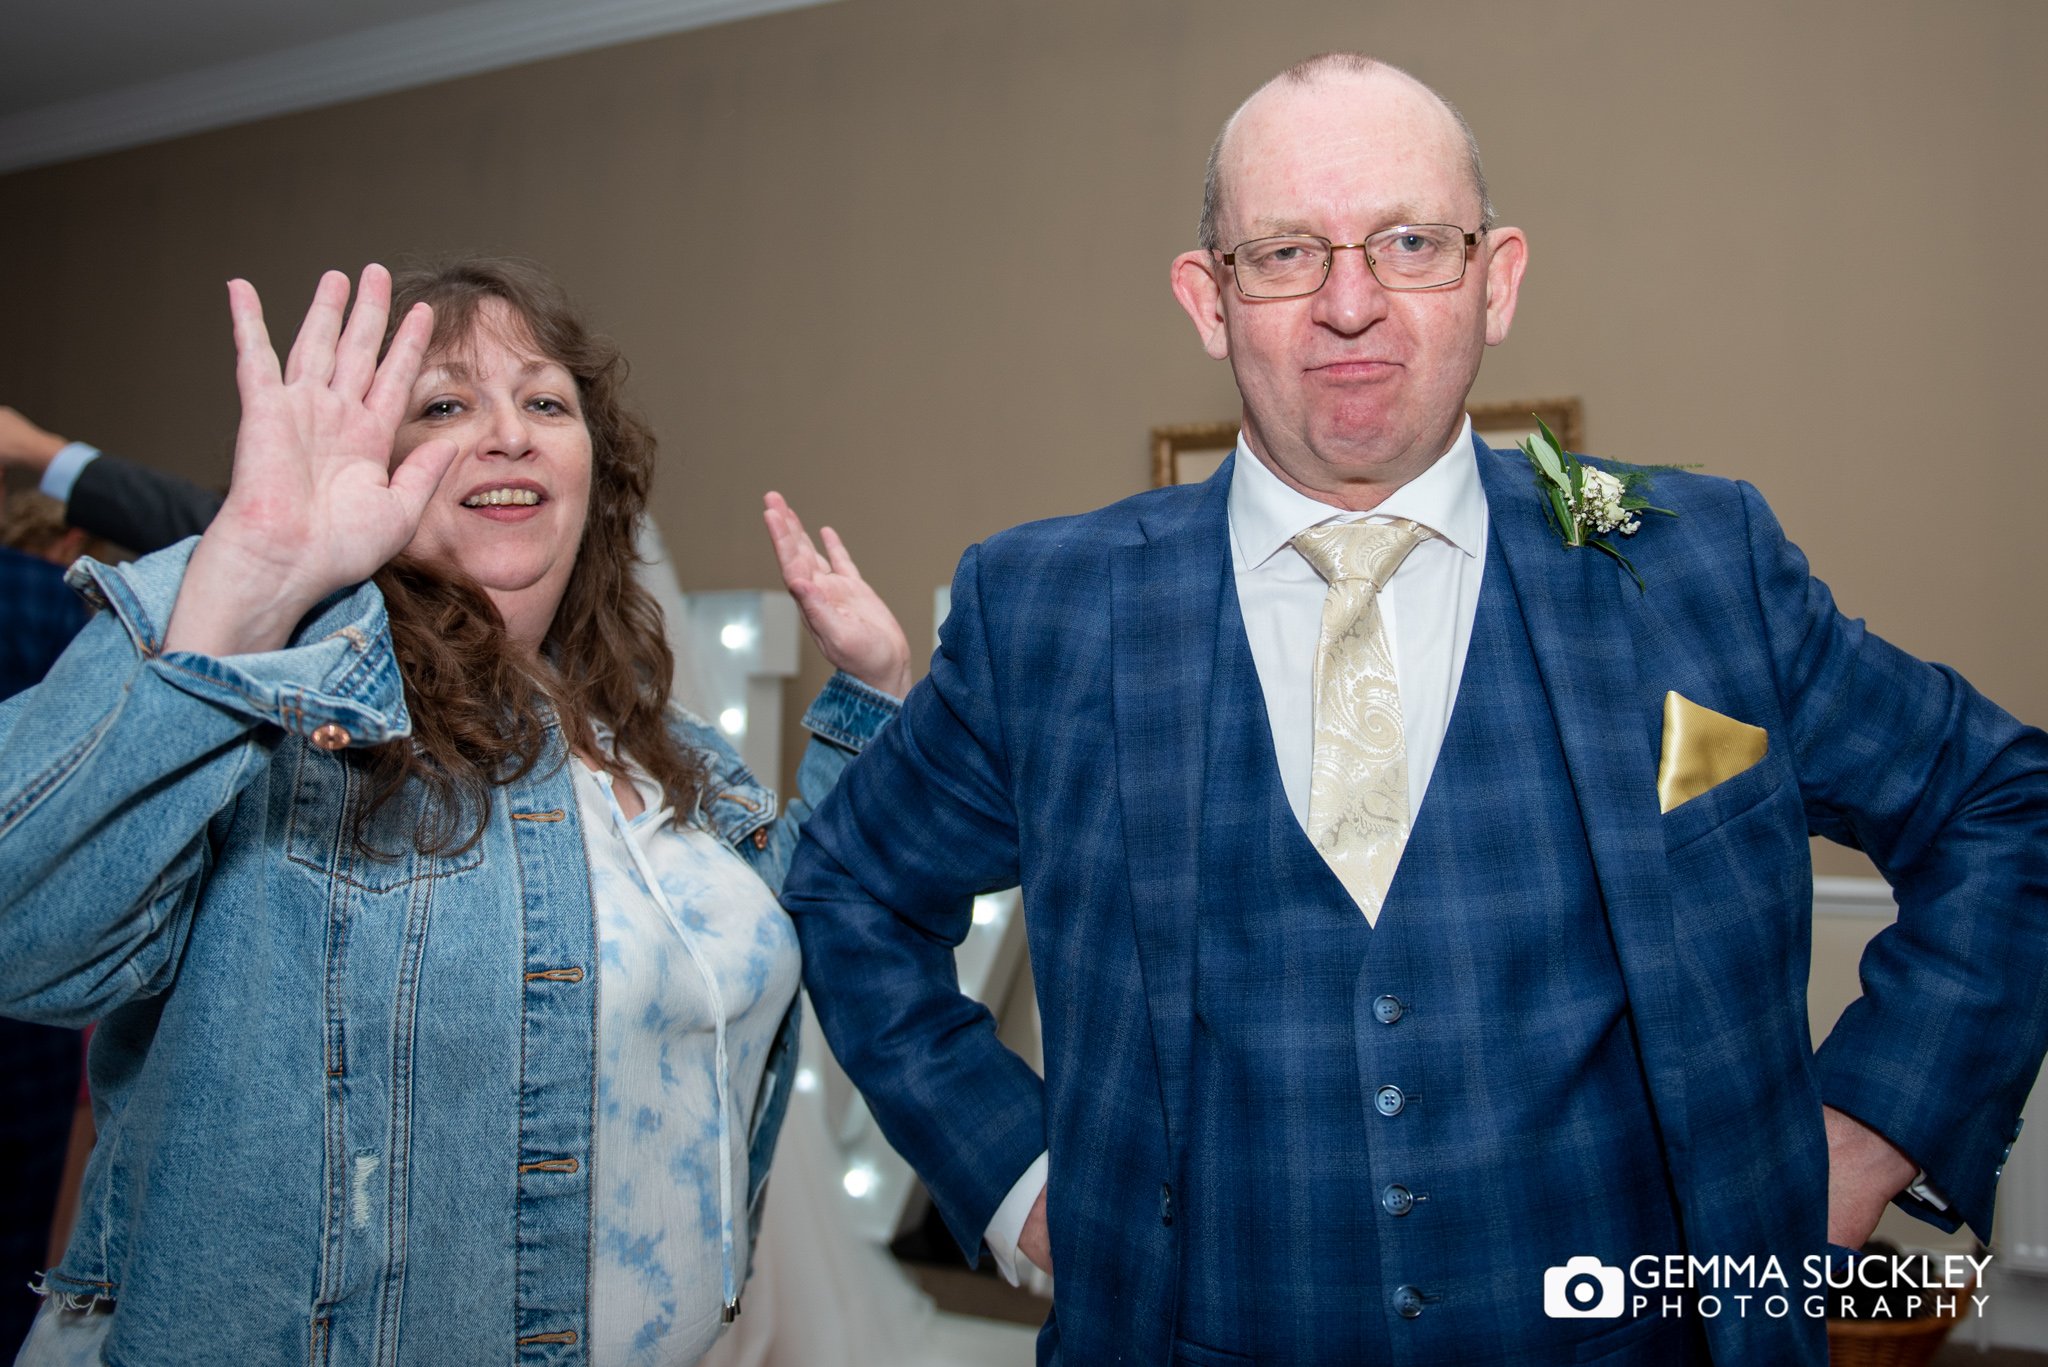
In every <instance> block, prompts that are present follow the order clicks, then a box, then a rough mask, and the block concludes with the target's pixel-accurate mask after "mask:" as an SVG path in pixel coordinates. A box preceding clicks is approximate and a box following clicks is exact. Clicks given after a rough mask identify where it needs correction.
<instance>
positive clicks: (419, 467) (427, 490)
mask: <svg viewBox="0 0 2048 1367" xmlns="http://www.w3.org/2000/svg"><path fill="white" fill-rule="evenodd" d="M456 450H457V447H456V445H455V443H454V442H452V441H450V440H448V439H447V438H446V437H436V438H435V439H434V440H433V441H423V442H421V443H420V444H419V445H418V446H415V447H413V448H412V450H410V451H408V452H406V454H405V459H404V460H402V461H400V462H399V463H398V468H397V469H395V470H393V471H392V472H391V492H392V493H394V494H396V495H397V496H398V502H399V506H400V507H402V508H404V509H405V517H406V528H407V531H406V538H405V539H406V540H407V541H410V540H412V530H413V529H414V528H417V527H418V526H419V525H420V518H421V517H422V516H424V515H425V513H426V511H427V503H428V501H429V500H430V499H432V498H433V497H434V491H435V490H436V489H438V488H440V487H441V476H443V475H445V474H447V473H448V466H449V463H450V462H451V461H453V460H454V459H455V452H456Z"/></svg>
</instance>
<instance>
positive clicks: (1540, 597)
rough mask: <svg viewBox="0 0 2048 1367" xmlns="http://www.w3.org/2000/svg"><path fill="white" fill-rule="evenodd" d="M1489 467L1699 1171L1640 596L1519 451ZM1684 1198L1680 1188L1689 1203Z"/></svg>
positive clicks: (1659, 1098)
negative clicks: (1586, 543)
mask: <svg viewBox="0 0 2048 1367" xmlns="http://www.w3.org/2000/svg"><path fill="white" fill-rule="evenodd" d="M1479 471H1480V477H1481V480H1482V482H1483V483H1484V485H1485V487H1486V503H1487V513H1488V518H1489V523H1490V527H1491V535H1493V536H1494V537H1495V538H1497V539H1498V542H1499V545H1500V550H1501V559H1502V561H1503V562H1504V563H1505V564H1506V565H1507V568H1508V579H1509V581H1510V583H1511V585H1512V587H1513V589H1514V593H1515V596H1516V598H1517V600H1518V601H1519V602H1520V604H1521V608H1522V613H1523V616H1524V618H1525V620H1526V621H1527V622H1528V627H1529V636H1530V639H1531V641H1532V642H1533V644H1534V647H1535V653H1536V668H1537V673H1538V674H1539V675H1540V676H1541V677H1542V680H1543V691H1544V695H1545V698H1546V700H1547V701H1548V702H1549V705H1550V710H1551V714H1552V716H1554V717H1555V718H1556V722H1557V730H1558V735H1559V737H1560V739H1561V740H1562V742H1563V747H1564V755H1565V767H1566V768H1567V770H1568V771H1569V774H1570V778H1571V785H1572V792H1573V795H1574V796H1575V797H1576V798H1577V801H1578V806H1579V813H1580V816H1581V819H1582V820H1583V822H1584V825H1585V828H1586V839H1587V842H1588V843H1589V845H1590V846H1591V848H1592V854H1593V867H1594V871H1595V874H1596V876H1597V877H1598V879H1599V883H1600V892H1601V896H1602V898H1603V899H1604V901H1605V902H1606V908H1607V922H1608V926H1609V928H1610V930H1611V932H1612V934H1613V936H1614V946H1615V952H1616V954H1617V956H1618V957H1619V958H1620V961H1621V971H1622V978H1623V981H1624V982H1625V983H1626V984H1627V987H1628V996H1629V1009H1630V1012H1631V1013H1632V1014H1633V1016H1634V1018H1635V1023H1636V1032H1637V1037H1638V1041H1639V1044H1640V1047H1641V1049H1642V1052H1643V1063H1644V1070H1645V1072H1646V1074H1647V1075H1648V1078H1649V1086H1650V1094H1651V1101H1652V1104H1653V1105H1654V1106H1655V1107H1656V1111H1657V1121H1658V1126H1659V1128H1660V1129H1661V1131H1662V1132H1663V1138H1664V1143H1665V1146H1666V1149H1667V1151H1668V1153H1669V1156H1670V1159H1671V1166H1672V1171H1673V1173H1674V1175H1682V1174H1684V1173H1685V1172H1686V1171H1688V1169H1687V1166H1686V1165H1685V1163H1684V1162H1683V1158H1684V1154H1685V1152H1686V1149H1687V1146H1688V1134H1687V1128H1686V1119H1685V1114H1686V1113H1685V1048H1684V1045H1685V1037H1684V1020H1683V1013H1682V1009H1681V1002H1682V994H1681V992H1680V990H1679V979H1678V962H1677V942H1676V932H1675V923H1674V920H1673V915H1674V913H1673V908H1672V899H1671V890H1670V884H1669V880H1668V877H1667V873H1666V867H1665V858H1664V829H1663V826H1662V824H1661V823H1660V820H1659V817H1658V812H1657V736H1656V733H1655V730H1654V729H1653V728H1654V726H1655V719H1656V713H1655V710H1654V708H1652V709H1650V710H1649V711H1648V712H1646V711H1645V707H1646V704H1645V702H1644V697H1645V694H1644V689H1643V683H1642V679H1641V675H1640V673H1639V671H1638V667H1637V660H1636V645H1635V643H1636V631H1637V627H1638V625H1639V618H1640V594H1639V592H1638V590H1637V589H1636V586H1635V583H1634V581H1633V580H1631V579H1630V578H1629V577H1628V573H1627V571H1625V570H1623V569H1622V568H1621V566H1619V565H1617V564H1615V563H1614V561H1613V560H1611V559H1609V558H1608V557H1607V556H1605V555H1602V554H1601V553H1600V552H1598V551H1595V550H1588V549H1584V548H1580V549H1571V548H1568V547H1566V546H1565V545H1564V544H1563V542H1562V540H1561V538H1560V537H1559V536H1558V533H1557V531H1556V530H1555V529H1554V528H1553V527H1552V526H1551V525H1550V522H1549V520H1548V518H1547V517H1545V515H1544V512H1543V506H1542V504H1541V503H1540V501H1539V495H1538V493H1537V489H1536V485H1535V480H1534V476H1533V475H1532V474H1531V473H1530V472H1529V469H1528V465H1527V463H1526V462H1525V461H1523V460H1522V459H1521V457H1520V456H1519V455H1511V454H1507V453H1501V452H1494V451H1489V450H1488V449H1487V447H1486V446H1485V445H1484V444H1483V443H1482V444H1480V445H1479ZM1649 592H1652V593H1654V592H1656V589H1655V587H1654V586H1652V587H1651V588H1650V590H1649ZM1531 857H1535V855H1534V852H1532V856H1531ZM1685 1195H1686V1193H1685V1191H1684V1190H1683V1188H1682V1187H1681V1190H1680V1192H1679V1196H1680V1200H1681V1202H1682V1201H1683V1200H1684V1198H1685Z"/></svg>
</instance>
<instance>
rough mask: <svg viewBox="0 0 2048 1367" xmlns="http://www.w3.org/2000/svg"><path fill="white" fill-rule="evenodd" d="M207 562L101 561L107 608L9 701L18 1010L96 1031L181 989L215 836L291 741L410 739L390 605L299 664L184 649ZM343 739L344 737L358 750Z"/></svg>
mask: <svg viewBox="0 0 2048 1367" xmlns="http://www.w3.org/2000/svg"><path fill="white" fill-rule="evenodd" d="M190 552H191V546H189V545H186V546H180V547H178V548H176V549H174V550H171V551H167V552H164V553H162V554H160V555H155V556H150V557H147V558H145V559H143V560H139V561H137V562H135V563H134V564H132V565H126V566H121V567H118V568H110V567H108V566H104V565H100V564H97V563H96V562H93V561H90V560H83V561H80V562H79V563H78V564H77V565H76V566H74V567H73V568H72V571H71V582H72V584H73V586H74V587H75V588H78V589H79V590H80V591H81V592H83V593H85V594H86V595H87V597H88V598H89V599H92V600H93V601H95V602H96V603H97V604H98V605H99V606H100V607H101V608H102V611H101V612H100V613H99V614H98V615H97V616H96V617H95V618H94V620H93V621H92V622H91V623H90V624H88V625H87V627H86V628H85V630H84V631H83V632H81V633H80V634H79V636H78V638H77V639H76V640H75V641H73V642H72V644H71V647H70V648H69V649H68V650H66V651H65V653H64V654H63V656H62V657H61V658H59V660H58V661H57V663H56V665H55V666H54V667H53V668H52V669H51V671H50V673H49V675H48V676H47V677H46V678H45V679H44V681H43V682H42V683H41V684H40V685H39V686H37V687H35V688H32V689H30V690H28V691H27V692H25V693H22V694H19V695H17V696H16V697H14V698H11V699H9V700H8V701H7V702H6V703H4V704H0V1013H4V1014H6V1015H11V1016H19V1017H22V1018H24V1019H30V1020H41V1021H46V1022H48V1023H50V1024H56V1025H72V1026H76V1025H83V1024H85V1023H86V1022H89V1021H92V1020H95V1019H97V1018H99V1017H100V1016H102V1015H104V1014H105V1013H106V1012H107V1011H108V1010H109V1009H110V1008H112V1007H114V1006H117V1005H119V1004H121V1003H123V1002H126V1001H129V1000H132V999H135V998H137V997H141V996H146V995H149V994H151V993H155V992H161V991H163V990H165V989H166V988H167V987H168V986H169V984H170V981H171V979H172V977H173V976H174V975H175V973H176V970H177V964H178V960H179V957H180V950H181V948H182V946H183V944H184V939H185V934H186V929H187V926H188V925H189V922H190V918H191V915H192V912H193V908H194V906H195V905H196V903H197V901H198V898H199V895H200V892H201V890H202V889H203V887H204V885H205V879H206V876H207V873H208V869H209V866H210V863H211V857H210V849H209V844H208V838H207V828H208V825H209V823H210V822H212V821H213V820H214V818H215V817H217V816H219V815H220V814H222V813H223V812H225V811H226V810H227V809H228V808H229V807H230V805H231V804H232V803H233V802H234V800H235V798H236V796H237V794H239V793H240V792H241V791H242V790H243V789H244V788H245V787H247V785H248V784H249V783H250V782H251V781H252V779H254V777H255V776H256V775H257V774H259V773H260V772H262V769H263V767H264V765H265V764H266V763H267V762H268V760H269V757H270V752H271V750H272V748H273V747H274V746H275V745H276V744H277V742H278V740H279V739H280V738H281V737H282V736H283V735H284V734H285V733H287V732H289V733H292V734H296V735H300V736H311V735H312V734H313V733H314V732H316V731H318V730H319V729H320V728H321V727H323V726H326V725H328V724H330V723H331V724H333V725H334V726H336V727H338V728H341V731H342V732H346V733H347V737H348V740H349V742H350V743H353V744H359V745H362V744H374V743H377V742H380V741H384V740H388V739H390V738H392V737H394V736H402V735H405V734H408V732H409V730H410V723H409V720H408V718H407V716H406V712H405V705H404V700H403V695H402V690H401V688H400V685H399V677H398V667H397V662H396V660H395V659H394V658H393V656H392V654H391V647H390V638H389V634H388V632H387V631H386V629H385V620H384V606H383V599H382V598H381V596H380V595H379V594H378V593H377V591H376V589H375V588H373V587H370V586H367V585H365V586H361V587H358V588H357V589H355V590H353V591H351V592H349V593H345V594H341V595H337V596H336V597H335V598H333V599H330V600H329V601H328V602H326V603H324V604H322V605H321V606H320V607H319V608H317V609H316V610H315V611H314V612H313V613H312V614H311V615H310V616H309V617H308V618H307V619H306V621H305V622H304V623H302V624H301V625H300V627H299V630H298V632H297V633H296V634H295V636H294V638H293V641H292V643H291V644H290V645H288V646H287V647H286V648H285V649H283V650H277V651H271V652H267V653H264V654H258V655H242V656H233V657H227V658H220V659H216V658H213V657H210V656H204V655H196V654H191V653H188V652H175V653H169V654H167V653H165V652H164V650H163V648H162V641H163V627H164V624H165V623H166V622H167V621H168V620H169V617H170V610H171V606H172V604H173V603H175V602H176V601H177V595H178V586H179V584H180V583H182V581H183V578H184V569H185V562H186V560H187V558H188V557H189V555H190ZM339 736H340V732H328V733H326V737H327V738H337V739H338V738H339Z"/></svg>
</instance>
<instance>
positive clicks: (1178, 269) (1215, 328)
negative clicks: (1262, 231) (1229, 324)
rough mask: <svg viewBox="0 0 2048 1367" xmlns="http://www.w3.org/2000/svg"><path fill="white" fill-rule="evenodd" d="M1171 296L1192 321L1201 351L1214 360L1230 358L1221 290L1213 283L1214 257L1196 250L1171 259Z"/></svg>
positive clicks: (1215, 282) (1214, 275) (1214, 271)
mask: <svg viewBox="0 0 2048 1367" xmlns="http://www.w3.org/2000/svg"><path fill="white" fill-rule="evenodd" d="M1173 297H1174V298H1175V299H1178V300H1179V301H1180V306H1181V307H1182V308H1183V309H1186V310H1187V315H1188V317H1189V318H1191V319H1193V320H1194V324H1195V334H1196V335H1197V336H1199V337H1200V338H1201V339H1202V350H1204V351H1206V352H1208V353H1209V355H1210V356H1211V357H1213V358H1214V359H1216V360H1219V361H1221V360H1225V359H1227V358H1228V357H1229V355H1230V334H1229V331H1228V330H1227V329H1226V327H1225V326H1224V321H1223V289H1222V287H1221V286H1220V285H1219V284H1218V283H1217V281H1216V266H1215V254H1214V253H1213V252H1206V251H1201V250H1196V251H1192V252H1182V253H1181V254H1180V255H1179V256H1176V257H1175V258H1173Z"/></svg>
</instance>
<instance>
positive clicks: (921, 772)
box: [783, 550, 1045, 1262]
mask: <svg viewBox="0 0 2048 1367" xmlns="http://www.w3.org/2000/svg"><path fill="white" fill-rule="evenodd" d="M996 679H997V675H996V671H995V669H994V668H993V665H992V662H991V660H990V658H989V651H988V645H987V638H986V635H985V633H984V619H983V612H982V603H981V598H980V590H979V580H978V559H977V552H976V551H974V550H970V551H969V552H968V553H967V556H966V557H965V558H964V559H963V560H962V562H961V565H960V569H959V572H958V574H957V575H956V576H955V578H954V581H953V606H952V611H951V613H950V615H949V616H948V617H947V619H946V624H945V628H944V631H943V633H942V636H941V641H940V646H939V651H938V654H937V655H936V656H935V657H934V658H933V660H932V669H931V673H930V674H929V675H928V676H927V677H926V678H925V679H924V680H923V681H922V682H920V683H919V684H918V685H917V686H916V687H915V688H913V689H912V690H911V691H910V696H909V697H908V698H906V699H905V700H904V704H903V711H902V713H901V715H900V716H898V718H897V720H896V722H895V724H894V725H892V726H890V727H888V728H887V729H886V730H884V731H883V732H882V733H881V734H880V735H879V736H878V737H876V739H875V741H874V743H873V744H872V745H871V746H869V748H868V750H867V751H866V753H865V754H863V755H862V756H861V759H860V762H859V763H857V764H854V765H852V766H851V767H850V768H849V769H848V770H847V772H846V774H845V776H844V777H843V778H841V780H840V782H839V785H838V787H837V788H836V789H834V791H833V792H832V794H831V795H830V796H829V797H828V798H827V799H826V800H825V801H824V802H823V803H822V804H820V806H819V808H818V811H817V814H816V816H814V817H813V818H812V820H811V821H810V823H809V825H808V826H807V827H806V828H805V830H804V833H803V838H802V840H801V842H800V843H799V845H798V848H797V852H796V858H795V860H794V862H793V863H792V865H791V868H790V872H789V880H788V884H787V886H786V887H785V888H784V891H783V902H784V905H785V906H787V907H788V908H789V910H790V914H791V916H793V917H794V918H795V921H796V927H797V935H798V938H799V939H800V940H801V941H802V943H803V953H804V983H805V986H806V987H808V988H809V989H810V993H811V1001H812V1004H813V1005H814V1006H815V1007H816V1008H817V1011H818V1020H819V1023H820V1025H822V1026H823V1028H824V1031H825V1037H826V1039H827V1040H828V1041H829V1042H830V1043H831V1045H832V1051H833V1053H834V1054H835V1055H836V1056H837V1057H838V1059H839V1061H840V1063H841V1065H842V1066H844V1067H845V1069H846V1071H847V1074H848V1076H850V1077H851V1078H852V1079H853V1082H854V1085H856V1086H857V1087H859V1088H860V1090H861V1092H862V1094H863V1095H865V1096H866V1098H867V1100H868V1104H869V1106H870V1107H871V1108H872V1110H873V1111H874V1114H875V1118H876V1120H877V1122H878V1123H879V1124H880V1125H881V1127H882V1132H883V1133H884V1134H885V1135H886V1136H887V1137H888V1139H889V1142H890V1143H891V1144H893V1145H894V1146H895V1147H896V1149H897V1151H898V1152H900V1153H902V1154H903V1155H904V1157H905V1158H907V1159H909V1160H910V1162H911V1164H912V1165H913V1166H914V1167H915V1168H916V1169H917V1170H918V1173H919V1174H920V1175H921V1176H922V1177H923V1178H924V1180H925V1183H926V1184H927V1185H928V1186H929V1187H930V1189H931V1192H932V1196H933V1198H934V1199H935V1200H936V1201H937V1203H938V1206H939V1209H940V1212H941V1214H942V1215H943V1216H944V1217H945V1220H946V1224H947V1227H948V1228H949V1229H951V1230H952V1232H953V1237H954V1238H955V1239H956V1240H958V1241H959V1244H960V1247H961V1249H962V1251H963V1252H965V1253H966V1255H967V1257H968V1259H969V1261H970V1262H972V1261H974V1260H976V1259H977V1258H978V1256H979V1251H980V1247H981V1237H982V1231H983V1230H985V1229H986V1228H987V1227H988V1222H989V1217H990V1216H991V1215H992V1214H993V1213H994V1212H995V1209H996V1207H997V1205H998V1204H1000V1203H1001V1201H1002V1199H1003V1196H1004V1195H1005V1193H1007V1191H1008V1190H1009V1188H1010V1185H1011V1184H1012V1183H1013V1182H1015V1181H1016V1179H1017V1175H1018V1174H1019V1173H1021V1172H1023V1171H1024V1169H1025V1168H1027V1167H1028V1166H1030V1164H1031V1163H1032V1161H1033V1160H1034V1159H1035V1158H1037V1156H1038V1155H1039V1154H1040V1153H1041V1152H1042V1151H1043V1150H1044V1149H1045V1120H1044V1109H1045V1100H1044V1087H1043V1084H1042V1083H1041V1082H1040V1081H1039V1079H1038V1077H1037V1075H1036V1074H1034V1073H1033V1072H1032V1071H1031V1069H1030V1068H1029V1066H1027V1065H1026V1064H1025V1063H1024V1061H1023V1060H1022V1059H1020V1058H1018V1057H1017V1056H1016V1055H1015V1054H1013V1053H1011V1052H1010V1051H1009V1050H1008V1049H1007V1048H1005V1047H1004V1046H1003V1045H1002V1044H1001V1043H1000V1042H998V1040H997V1038H996V1024H995V1019H994V1017H993V1016H991V1015H990V1014H989V1012H988V1010H987V1009H986V1008H985V1007H983V1006H981V1005H980V1004H979V1003H977V1002H975V1001H974V1000H973V999H971V998H969V997H967V996H965V995H964V994H963V993H962V992H961V991H960V989H959V981H958V978H957V976H956V974H955V970H954V963H953V950H954V948H955V947H956V946H957V945H959V944H960V942H961V941H962V940H963V939H965V938H966V936H967V933H968V931H969V929H970V928H971V926H972V905H973V898H974V896H975V895H976V894H977V893H982V892H988V891H992V890H995V889H998V888H1004V887H1010V886H1014V885H1015V884H1016V882H1017V880H1018V868H1019V853H1018V832H1017V818H1016V813H1015V809H1014V806H1013V804H1012V800H1011V796H1010V788H1009V783H1010V779H1009V767H1008V763H1007V760H1006V757H1005V753H1004V746H1003V740H1002V736H1001V734H1000V727H999V717H1000V710H999V705H998V704H999V699H998V689H997V684H996Z"/></svg>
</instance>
